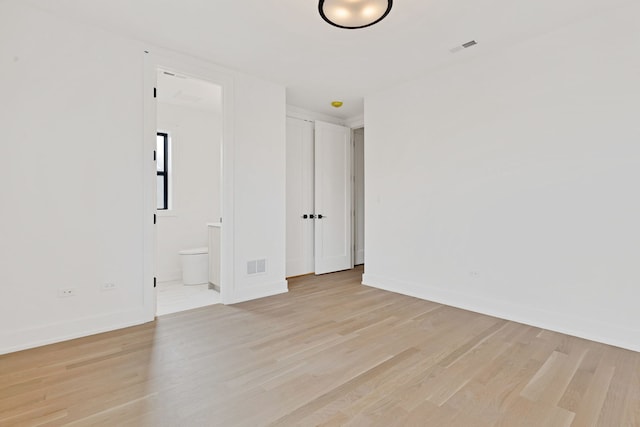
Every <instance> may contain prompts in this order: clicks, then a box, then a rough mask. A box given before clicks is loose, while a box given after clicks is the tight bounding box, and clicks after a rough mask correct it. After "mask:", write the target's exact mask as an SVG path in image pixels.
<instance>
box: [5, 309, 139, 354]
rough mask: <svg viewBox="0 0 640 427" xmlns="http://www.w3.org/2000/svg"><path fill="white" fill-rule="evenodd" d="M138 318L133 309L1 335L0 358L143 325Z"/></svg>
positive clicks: (137, 310)
mask: <svg viewBox="0 0 640 427" xmlns="http://www.w3.org/2000/svg"><path fill="white" fill-rule="evenodd" d="M142 314H143V313H141V311H140V309H139V308H135V309H131V310H129V311H121V312H116V313H109V314H107V315H102V316H93V317H85V318H83V319H74V320H73V321H69V322H59V323H51V324H48V325H45V326H39V327H36V328H30V329H21V330H19V331H16V332H10V333H5V334H1V335H0V343H2V347H0V354H7V353H13V352H15V351H21V350H26V349H29V348H34V347H40V346H43V345H47V344H54V343H58V342H62V341H68V340H72V339H76V338H82V337H86V336H90V335H95V334H100V333H103V332H109V331H113V330H116V329H122V328H127V327H129V326H135V325H140V324H142V323H147V320H145V318H143V317H144V316H143V315H142ZM88 324H91V325H92V327H90V328H87V325H88Z"/></svg>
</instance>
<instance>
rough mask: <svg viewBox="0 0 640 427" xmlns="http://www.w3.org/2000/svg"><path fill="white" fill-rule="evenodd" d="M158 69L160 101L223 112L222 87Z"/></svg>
mask: <svg viewBox="0 0 640 427" xmlns="http://www.w3.org/2000/svg"><path fill="white" fill-rule="evenodd" d="M172 74H173V73H169V74H167V72H166V71H162V70H160V71H158V102H164V103H165V104H172V105H180V106H183V107H190V108H197V109H199V110H206V111H212V112H215V113H221V112H222V88H221V87H220V86H218V85H215V84H213V83H209V82H205V81H202V80H198V79H194V78H193V77H187V76H182V75H180V74H173V75H172Z"/></svg>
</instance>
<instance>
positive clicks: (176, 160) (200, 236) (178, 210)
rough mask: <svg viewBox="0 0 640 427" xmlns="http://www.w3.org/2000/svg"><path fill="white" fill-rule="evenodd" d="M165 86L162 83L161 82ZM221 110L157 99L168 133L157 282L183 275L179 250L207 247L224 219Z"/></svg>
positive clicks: (162, 128)
mask: <svg viewBox="0 0 640 427" xmlns="http://www.w3.org/2000/svg"><path fill="white" fill-rule="evenodd" d="M159 90H162V87H161V86H160V87H159ZM221 119H222V117H221V114H220V113H219V112H217V111H212V110H206V109H199V108H194V107H187V106H182V105H172V104H169V103H164V102H158V130H159V131H163V132H167V133H168V134H169V137H170V147H171V166H170V171H169V174H170V175H169V176H170V180H171V184H170V189H171V190H170V192H171V195H170V207H169V208H170V209H169V210H168V211H159V212H158V226H157V230H158V261H157V262H158V264H157V266H158V267H157V274H158V280H159V281H167V280H177V279H180V277H181V267H180V259H179V256H178V251H180V250H182V249H188V248H196V247H200V246H207V227H206V223H207V222H218V221H219V218H220V141H221V135H222V127H221V126H222V122H221Z"/></svg>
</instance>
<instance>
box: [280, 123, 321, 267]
mask: <svg viewBox="0 0 640 427" xmlns="http://www.w3.org/2000/svg"><path fill="white" fill-rule="evenodd" d="M313 156H314V153H313V123H311V122H307V121H305V120H299V119H293V118H287V193H286V194H287V220H286V222H287V247H286V253H287V262H286V275H287V277H291V276H299V275H301V274H308V273H313V272H314V259H313V239H314V237H313V225H314V224H313V221H314V220H313V219H312V218H311V215H312V214H313V213H314V212H313V191H314V189H313V179H314V176H313V162H314V160H313ZM305 215H306V216H307V217H306V218H304V216H305Z"/></svg>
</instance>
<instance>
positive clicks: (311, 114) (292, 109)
mask: <svg viewBox="0 0 640 427" xmlns="http://www.w3.org/2000/svg"><path fill="white" fill-rule="evenodd" d="M287 117H291V118H292V119H300V120H306V121H309V122H315V121H316V120H320V121H324V122H329V123H332V124H335V125H340V126H344V120H343V119H340V118H338V117H334V116H330V115H329V114H324V113H318V112H315V111H311V110H306V109H304V108H301V107H296V106H295V105H289V104H287Z"/></svg>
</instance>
